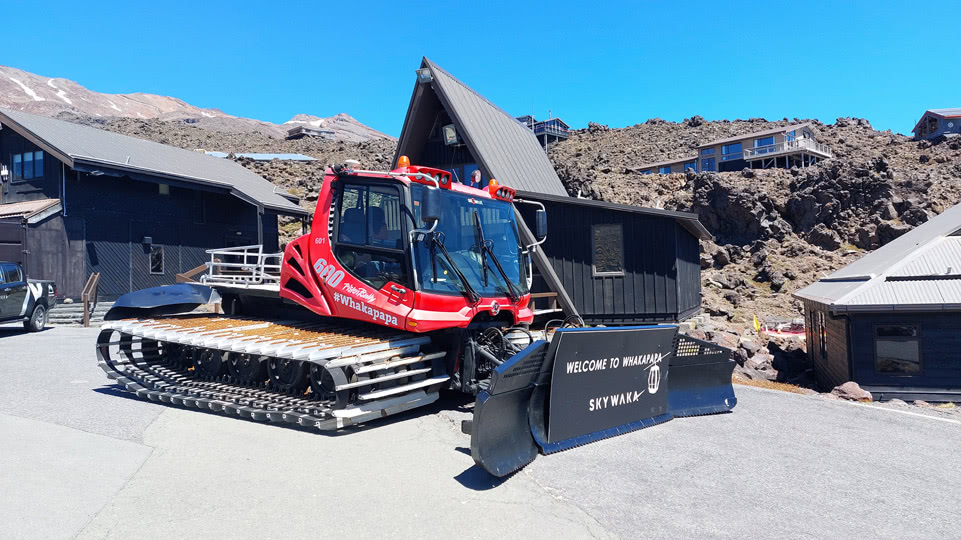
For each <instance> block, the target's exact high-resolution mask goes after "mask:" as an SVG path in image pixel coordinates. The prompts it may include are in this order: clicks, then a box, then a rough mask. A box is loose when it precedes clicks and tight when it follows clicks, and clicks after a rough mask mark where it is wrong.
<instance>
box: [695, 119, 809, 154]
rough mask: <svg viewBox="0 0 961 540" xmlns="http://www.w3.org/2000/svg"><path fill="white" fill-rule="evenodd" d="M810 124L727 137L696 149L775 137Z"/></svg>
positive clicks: (805, 123) (804, 123)
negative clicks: (767, 136)
mask: <svg viewBox="0 0 961 540" xmlns="http://www.w3.org/2000/svg"><path fill="white" fill-rule="evenodd" d="M810 125H811V123H810V122H803V123H800V124H793V125H790V126H783V127H777V128H773V129H765V130H764V131H755V132H754V133H745V134H744V135H737V136H735V137H728V138H726V139H718V140H716V141H711V142H709V143H704V144H702V145H700V146H698V148H706V147H708V146H717V145H719V144H727V143H729V142H734V141H743V140H744V139H753V138H755V137H764V136H765V135H775V134H777V133H786V132H788V131H792V130H795V129H801V128H803V127H807V126H810Z"/></svg>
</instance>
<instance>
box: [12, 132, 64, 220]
mask: <svg viewBox="0 0 961 540" xmlns="http://www.w3.org/2000/svg"><path fill="white" fill-rule="evenodd" d="M37 150H40V148H39V147H38V146H37V145H35V144H33V143H32V142H30V141H28V140H27V139H25V138H23V137H21V136H20V134H18V133H17V132H15V131H13V130H12V129H0V163H3V164H4V165H6V166H7V168H8V169H9V170H10V174H11V175H13V158H12V156H13V155H14V154H21V153H23V152H35V151H37ZM60 176H61V167H60V161H58V160H57V159H56V158H54V157H53V156H51V155H50V154H48V153H46V152H44V155H43V176H41V177H35V178H31V179H29V180H13V179H11V180H10V181H7V182H4V183H3V184H2V185H0V203H11V202H21V201H35V200H38V199H56V198H58V197H59V196H60Z"/></svg>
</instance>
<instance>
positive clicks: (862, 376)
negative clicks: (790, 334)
mask: <svg viewBox="0 0 961 540" xmlns="http://www.w3.org/2000/svg"><path fill="white" fill-rule="evenodd" d="M794 296H795V297H796V298H798V299H800V300H801V301H802V302H804V312H805V322H806V326H807V350H808V356H809V357H810V358H811V361H812V363H813V365H814V367H815V374H816V375H817V380H818V382H819V384H820V385H821V386H823V387H824V388H826V389H829V388H832V387H834V386H837V385H839V384H842V383H844V382H846V381H849V380H853V381H855V382H857V383H858V384H859V385H861V386H862V387H863V388H865V389H866V390H868V391H870V392H871V393H872V394H874V396H875V398H876V399H881V400H886V399H892V398H899V399H905V400H913V399H922V400H928V401H961V205H957V206H954V207H953V208H950V209H948V210H947V211H945V212H944V213H942V214H941V215H939V216H937V217H935V218H932V219H931V220H929V221H927V222H926V223H924V224H922V225H920V226H918V227H917V228H915V229H914V230H911V231H909V232H907V233H906V234H904V235H902V236H901V237H899V238H897V239H895V240H894V241H892V242H890V243H888V244H886V245H884V246H882V247H880V248H878V249H877V250H875V251H873V252H872V253H869V254H867V255H865V256H864V257H862V258H861V259H859V260H857V261H855V262H853V263H851V264H849V265H848V266H846V267H844V268H842V269H840V270H838V271H837V272H834V273H833V274H831V275H829V276H826V277H824V278H821V279H820V280H819V281H817V282H816V283H813V284H812V285H810V286H808V287H805V288H803V289H801V290H799V291H797V292H796V293H794Z"/></svg>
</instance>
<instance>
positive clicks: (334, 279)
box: [314, 259, 344, 287]
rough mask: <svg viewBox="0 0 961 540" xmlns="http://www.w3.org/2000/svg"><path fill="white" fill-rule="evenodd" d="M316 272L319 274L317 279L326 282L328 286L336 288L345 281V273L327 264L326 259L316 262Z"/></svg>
mask: <svg viewBox="0 0 961 540" xmlns="http://www.w3.org/2000/svg"><path fill="white" fill-rule="evenodd" d="M314 271H315V272H317V279H319V280H320V281H326V282H327V285H330V286H331V287H336V286H338V285H340V282H341V281H342V280H343V279H344V271H343V270H337V269H336V268H335V267H334V265H332V264H327V261H325V260H324V259H317V261H316V262H314Z"/></svg>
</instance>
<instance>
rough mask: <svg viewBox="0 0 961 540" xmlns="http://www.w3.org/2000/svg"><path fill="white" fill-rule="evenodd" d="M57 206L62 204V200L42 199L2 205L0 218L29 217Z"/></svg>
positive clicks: (0, 205) (0, 206)
mask: <svg viewBox="0 0 961 540" xmlns="http://www.w3.org/2000/svg"><path fill="white" fill-rule="evenodd" d="M57 204H60V199H40V200H37V201H22V202H15V203H6V204H0V218H5V217H29V216H32V215H33V214H37V213H39V212H43V211H44V210H46V209H47V208H50V207H51V206H54V205H57Z"/></svg>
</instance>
